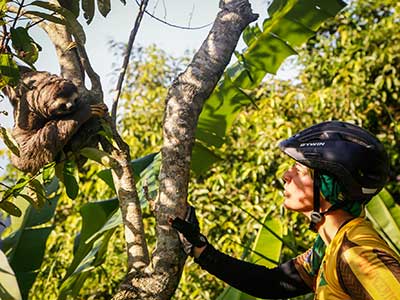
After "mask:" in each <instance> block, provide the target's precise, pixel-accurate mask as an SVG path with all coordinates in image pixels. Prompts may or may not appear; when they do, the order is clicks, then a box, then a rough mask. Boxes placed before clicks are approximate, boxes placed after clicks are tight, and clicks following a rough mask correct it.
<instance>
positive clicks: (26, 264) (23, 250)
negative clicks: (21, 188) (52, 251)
mask: <svg viewBox="0 0 400 300" xmlns="http://www.w3.org/2000/svg"><path fill="white" fill-rule="evenodd" d="M46 188H47V187H46ZM59 197H60V195H55V196H54V197H53V198H51V199H49V200H48V201H47V202H46V203H45V205H44V206H43V207H42V208H41V209H40V210H35V209H33V207H32V205H30V204H29V203H28V202H26V200H25V199H23V198H22V197H18V198H17V199H16V204H17V205H18V207H19V208H20V209H21V210H22V211H23V217H20V218H15V217H12V218H11V229H12V232H11V233H10V234H9V235H8V236H7V237H6V238H5V239H4V240H3V241H2V249H3V251H4V252H5V253H6V255H7V257H8V260H9V262H10V265H11V267H12V268H13V270H14V272H15V275H16V277H17V280H18V284H19V287H20V291H21V294H22V297H23V299H27V296H28V294H29V290H30V288H31V286H32V284H33V282H34V281H35V278H36V276H37V274H38V272H39V270H40V265H41V263H42V260H43V255H44V251H45V249H46V241H47V238H48V236H49V234H50V232H51V231H52V229H53V227H51V226H47V227H43V226H41V227H39V228H38V226H39V225H44V224H45V223H47V222H48V221H49V220H51V218H52V217H53V216H54V211H55V208H56V206H57V202H58V199H59ZM32 253H34V254H35V255H32ZM27 257H29V259H27Z"/></svg>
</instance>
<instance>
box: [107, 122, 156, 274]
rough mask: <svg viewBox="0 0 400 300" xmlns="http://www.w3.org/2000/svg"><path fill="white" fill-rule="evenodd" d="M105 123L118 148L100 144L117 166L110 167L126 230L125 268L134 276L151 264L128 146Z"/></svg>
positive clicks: (113, 129) (113, 127) (112, 125)
mask: <svg viewBox="0 0 400 300" xmlns="http://www.w3.org/2000/svg"><path fill="white" fill-rule="evenodd" d="M107 121H108V124H109V125H110V127H111V130H112V133H113V138H114V141H115V142H116V144H117V148H116V147H113V146H112V145H111V144H110V143H109V142H108V141H106V140H104V139H103V140H102V141H101V144H102V146H103V148H104V150H106V151H107V152H108V153H111V155H112V157H113V158H114V159H115V160H116V161H117V164H118V167H113V168H112V175H113V179H114V185H115V190H116V193H117V196H118V200H119V205H120V208H121V213H122V222H123V224H124V228H125V240H126V245H127V253H128V266H129V269H130V270H131V272H135V273H137V272H140V271H141V270H143V269H144V268H145V267H147V266H148V264H149V263H150V258H149V252H148V249H147V243H146V239H145V234H144V225H143V218H142V210H141V206H140V201H139V197H138V194H137V191H136V183H135V177H134V175H133V170H132V166H131V164H130V162H131V158H130V155H129V147H128V145H127V144H126V143H125V142H124V141H123V140H122V138H121V137H120V135H119V134H118V132H117V130H116V128H115V125H114V124H113V122H112V121H111V118H107Z"/></svg>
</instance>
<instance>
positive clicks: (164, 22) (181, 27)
mask: <svg viewBox="0 0 400 300" xmlns="http://www.w3.org/2000/svg"><path fill="white" fill-rule="evenodd" d="M135 2H136V4H137V5H140V4H139V2H138V0H135ZM145 13H146V14H147V15H148V16H150V17H151V18H153V19H155V20H157V21H158V22H161V23H163V24H165V25H168V26H170V27H174V28H178V29H184V30H198V29H203V28H206V27H208V26H210V25H212V24H213V22H210V23H208V24H205V25H201V26H197V27H186V26H180V25H176V24H172V23H169V22H167V21H164V20H162V19H160V18H158V17H156V16H155V15H153V14H151V13H150V12H148V11H147V10H146V11H145Z"/></svg>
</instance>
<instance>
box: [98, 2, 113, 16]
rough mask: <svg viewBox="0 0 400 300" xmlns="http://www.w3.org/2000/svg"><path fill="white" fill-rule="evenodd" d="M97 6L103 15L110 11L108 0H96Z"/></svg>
mask: <svg viewBox="0 0 400 300" xmlns="http://www.w3.org/2000/svg"><path fill="white" fill-rule="evenodd" d="M97 6H98V8H99V11H100V13H101V15H102V16H103V17H106V16H107V15H108V13H109V12H110V11H111V3H110V0H97Z"/></svg>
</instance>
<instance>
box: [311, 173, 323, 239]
mask: <svg viewBox="0 0 400 300" xmlns="http://www.w3.org/2000/svg"><path fill="white" fill-rule="evenodd" d="M313 187H314V191H313V194H314V195H313V198H314V199H313V202H314V203H313V211H312V213H311V222H310V227H309V228H310V229H311V230H312V231H313V232H317V224H318V223H320V222H321V221H323V219H324V214H322V213H320V211H319V210H320V189H319V171H318V170H316V169H314V182H313Z"/></svg>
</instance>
